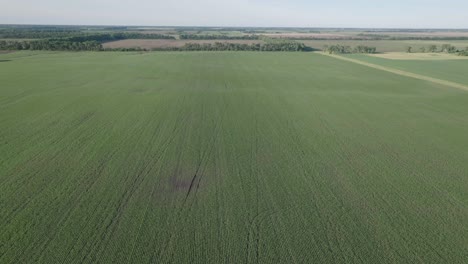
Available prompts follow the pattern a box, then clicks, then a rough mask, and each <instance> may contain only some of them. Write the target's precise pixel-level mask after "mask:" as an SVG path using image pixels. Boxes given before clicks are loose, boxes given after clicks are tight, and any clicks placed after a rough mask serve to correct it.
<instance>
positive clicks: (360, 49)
mask: <svg viewBox="0 0 468 264" xmlns="http://www.w3.org/2000/svg"><path fill="white" fill-rule="evenodd" d="M324 51H325V52H328V53H330V54H347V53H368V54H372V53H376V52H377V48H376V47H368V46H363V45H359V46H356V47H355V48H354V49H353V48H351V47H350V46H343V45H339V44H337V45H330V46H328V45H326V46H324Z"/></svg>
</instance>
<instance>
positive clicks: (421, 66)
mask: <svg viewBox="0 0 468 264" xmlns="http://www.w3.org/2000/svg"><path fill="white" fill-rule="evenodd" d="M348 56H349V57H352V58H357V59H359V60H362V61H365V62H370V63H375V64H378V65H382V66H386V67H391V68H394V69H399V70H404V71H408V72H412V73H416V74H422V75H426V76H430V77H434V78H439V79H443V80H447V81H452V82H457V83H460V84H464V85H468V75H467V74H466V72H467V71H466V70H467V69H468V60H467V59H465V57H462V56H457V55H452V54H446V55H445V56H446V57H447V58H450V59H448V60H440V59H436V60H421V59H420V58H416V59H412V57H413V56H421V55H418V54H416V55H413V54H410V55H409V56H408V59H407V60H392V59H385V58H379V57H375V56H368V55H348ZM442 56H444V55H442ZM451 57H455V59H452V58H451ZM458 58H461V59H458Z"/></svg>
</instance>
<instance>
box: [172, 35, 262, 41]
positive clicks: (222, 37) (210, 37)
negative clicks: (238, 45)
mask: <svg viewBox="0 0 468 264" xmlns="http://www.w3.org/2000/svg"><path fill="white" fill-rule="evenodd" d="M179 38H180V39H191V40H230V39H239V40H258V39H260V36H258V35H241V36H228V35H206V34H180V35H179Z"/></svg>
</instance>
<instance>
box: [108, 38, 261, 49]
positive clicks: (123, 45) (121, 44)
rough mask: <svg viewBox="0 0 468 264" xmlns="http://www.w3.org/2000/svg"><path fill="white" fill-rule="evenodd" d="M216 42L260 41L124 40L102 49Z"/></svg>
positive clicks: (171, 46) (111, 43)
mask: <svg viewBox="0 0 468 264" xmlns="http://www.w3.org/2000/svg"><path fill="white" fill-rule="evenodd" d="M216 42H222V43H235V44H261V43H264V41H262V40H174V39H126V40H119V41H113V42H108V43H105V44H104V45H103V46H104V48H113V49H116V48H142V49H154V48H175V47H182V46H184V45H185V44H187V43H199V44H213V43H216Z"/></svg>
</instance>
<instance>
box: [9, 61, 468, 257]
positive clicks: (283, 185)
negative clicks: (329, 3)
mask: <svg viewBox="0 0 468 264" xmlns="http://www.w3.org/2000/svg"><path fill="white" fill-rule="evenodd" d="M438 63H440V62H438ZM463 63H464V64H463ZM467 63H468V61H466V62H465V61H463V62H461V61H457V62H456V66H457V67H465V69H466V70H468V64H467ZM448 65H449V66H450V64H448ZM408 67H410V65H409V66H408ZM445 70H447V71H450V69H449V68H446V69H445ZM465 72H466V71H465ZM439 77H440V76H439ZM440 78H441V77H440ZM460 78H462V77H460ZM454 81H456V80H454ZM467 150H468V92H466V91H463V90H457V89H454V88H450V87H444V86H441V85H437V84H434V83H430V82H426V81H421V80H417V79H411V78H408V77H404V76H399V75H395V74H392V73H388V72H383V71H379V70H377V69H372V68H368V67H365V66H361V65H357V64H353V63H351V62H346V61H341V60H337V59H334V58H330V57H326V56H323V55H320V54H313V53H301V54H293V53H251V52H242V53H236V52H225V53H224V52H218V53H216V52H214V53H209V52H193V53H184V52H180V53H170V52H167V53H144V54H138V53H42V52H38V53H31V52H29V53H26V52H18V53H9V54H0V157H1V159H0V263H169V262H171V263H463V262H466V260H467V259H468V207H467V205H468V192H467V190H468V162H467V160H468V151H467Z"/></svg>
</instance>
